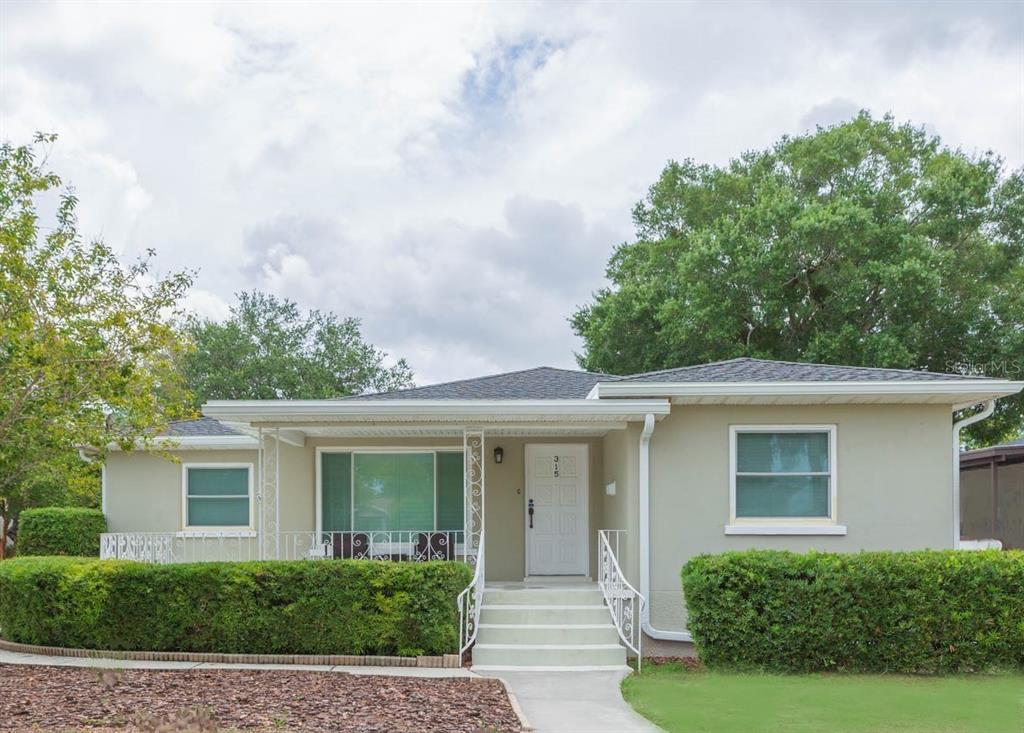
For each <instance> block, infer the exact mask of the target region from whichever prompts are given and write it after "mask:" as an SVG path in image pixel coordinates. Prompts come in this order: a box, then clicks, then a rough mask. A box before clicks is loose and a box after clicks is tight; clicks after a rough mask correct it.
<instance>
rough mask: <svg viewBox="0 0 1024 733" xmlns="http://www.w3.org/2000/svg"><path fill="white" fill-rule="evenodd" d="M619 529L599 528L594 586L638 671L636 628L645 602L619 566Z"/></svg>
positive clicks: (639, 643)
mask: <svg viewBox="0 0 1024 733" xmlns="http://www.w3.org/2000/svg"><path fill="white" fill-rule="evenodd" d="M625 532H626V531H625V530H623V529H601V530H598V532H597V537H598V548H597V553H598V556H597V584H598V586H599V587H600V588H601V593H602V594H603V595H604V602H605V605H606V606H608V611H609V612H610V613H611V616H612V622H613V623H614V624H615V630H616V631H618V632H619V638H620V639H622V643H623V644H625V645H626V647H627V648H628V649H629V650H630V651H631V652H633V653H634V654H636V668H637V670H638V671H639V669H640V664H641V661H642V659H643V655H642V654H641V653H640V649H641V646H642V644H643V630H642V629H641V625H640V618H641V614H643V609H644V606H645V605H646V602H647V601H646V599H645V598H644V597H643V596H642V595H640V593H639V592H638V591H637V589H636V588H634V587H633V586H632V585H630V583H629V581H628V580H626V576H625V575H624V574H623V572H622V568H621V567H619V560H618V557H619V537H620V536H621V535H624V534H625Z"/></svg>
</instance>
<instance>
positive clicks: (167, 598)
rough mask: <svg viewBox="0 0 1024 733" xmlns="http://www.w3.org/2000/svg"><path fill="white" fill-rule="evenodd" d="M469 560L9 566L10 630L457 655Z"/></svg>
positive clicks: (2, 587) (210, 644) (78, 561)
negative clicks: (461, 595)
mask: <svg viewBox="0 0 1024 733" xmlns="http://www.w3.org/2000/svg"><path fill="white" fill-rule="evenodd" d="M471 575H472V572H471V570H470V569H469V568H468V567H467V566H466V565H464V564H462V563H451V562H425V563H393V562H378V561H370V560H332V561H322V562H315V561H308V560H306V561H296V562H244V563H196V564H187V565H148V564H143V563H135V562H128V561H121V560H91V559H84V558H52V557H47V558H34V557H22V558H15V559H13V560H9V561H6V562H2V563H0V636H3V637H4V638H6V639H8V640H10V641H15V642H21V643H26V644H43V645H51V646H64V647H78V648H87V649H117V650H132V649H134V650H145V651H189V652H221V653H240V654H397V655H401V656H417V655H421V654H444V653H452V652H454V651H455V649H456V647H457V643H458V611H457V608H456V597H457V595H458V593H459V592H460V591H461V590H462V589H463V588H465V587H466V585H467V584H468V583H469V581H470V579H471Z"/></svg>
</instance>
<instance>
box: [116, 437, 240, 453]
mask: <svg viewBox="0 0 1024 733" xmlns="http://www.w3.org/2000/svg"><path fill="white" fill-rule="evenodd" d="M153 443H154V444H155V445H157V446H159V447H161V448H164V449H165V450H216V449H220V450H230V449H232V448H234V449H237V450H255V449H257V448H258V447H259V441H258V440H256V438H253V437H252V436H250V435H158V436H156V437H154V438H153ZM137 445H138V447H140V448H141V447H142V443H138V444H137ZM107 448H108V449H109V450H113V451H118V450H121V448H120V447H119V446H118V445H117V444H116V443H111V444H110V445H109V446H107Z"/></svg>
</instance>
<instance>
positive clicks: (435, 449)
mask: <svg viewBox="0 0 1024 733" xmlns="http://www.w3.org/2000/svg"><path fill="white" fill-rule="evenodd" d="M324 453H350V454H352V461H351V464H350V466H349V471H350V472H351V475H350V479H349V481H350V484H349V485H350V486H351V492H350V496H349V512H350V513H349V517H350V518H351V520H352V526H353V527H354V526H355V505H356V504H355V502H356V492H355V485H356V484H355V470H356V461H355V455H356V454H357V453H376V454H381V453H383V454H400V453H431V454H433V456H434V520H433V526H434V527H435V528H436V527H437V454H438V453H461V454H462V461H463V467H465V461H466V454H465V450H464V449H463V447H462V446H461V445H450V446H444V445H442V446H376V445H373V446H365V445H361V446H353V447H350V446H340V445H331V446H326V445H318V446H317V447H316V449H315V451H314V455H315V456H316V467H315V470H316V536H317V537H320V536H322V535H323V534H324V524H323V522H324V519H323V510H324V505H323V497H324V494H323V490H324V485H323V475H322V474H323V460H322V456H323V454H324ZM462 493H463V496H462V500H463V512H465V500H466V496H465V493H466V487H465V484H463V487H462ZM463 524H465V517H463ZM348 532H350V533H359V532H362V533H369V534H373V533H374V532H376V533H377V534H386V533H395V534H402V533H405V534H408V533H414V532H432V533H441V532H462V533H463V536H465V527H463V529H461V530H452V529H430V530H427V529H423V530H405V529H403V530H398V529H394V530H388V529H380V530H372V529H351V528H350V529H349V530H348ZM378 545H379V547H380V548H382V549H381V551H382V552H400V551H402V550H403V549H404V548H403V547H402V546H401V545H400V543H378ZM392 545H395V546H394V547H392ZM463 551H464V548H463V543H462V542H459V543H458V544H457V546H456V552H458V553H459V554H462V553H463Z"/></svg>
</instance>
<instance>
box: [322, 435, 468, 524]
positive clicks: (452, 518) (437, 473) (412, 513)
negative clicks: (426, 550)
mask: <svg viewBox="0 0 1024 733" xmlns="http://www.w3.org/2000/svg"><path fill="white" fill-rule="evenodd" d="M462 486H463V458H462V451H444V450H436V451H405V452H387V451H367V452H359V451H344V452H340V451H338V452H336V451H324V452H322V453H321V454H320V511H321V513H320V517H321V530H322V531H324V532H348V531H377V530H381V531H433V530H461V529H462V526H463V511H464V509H463V494H462Z"/></svg>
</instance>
